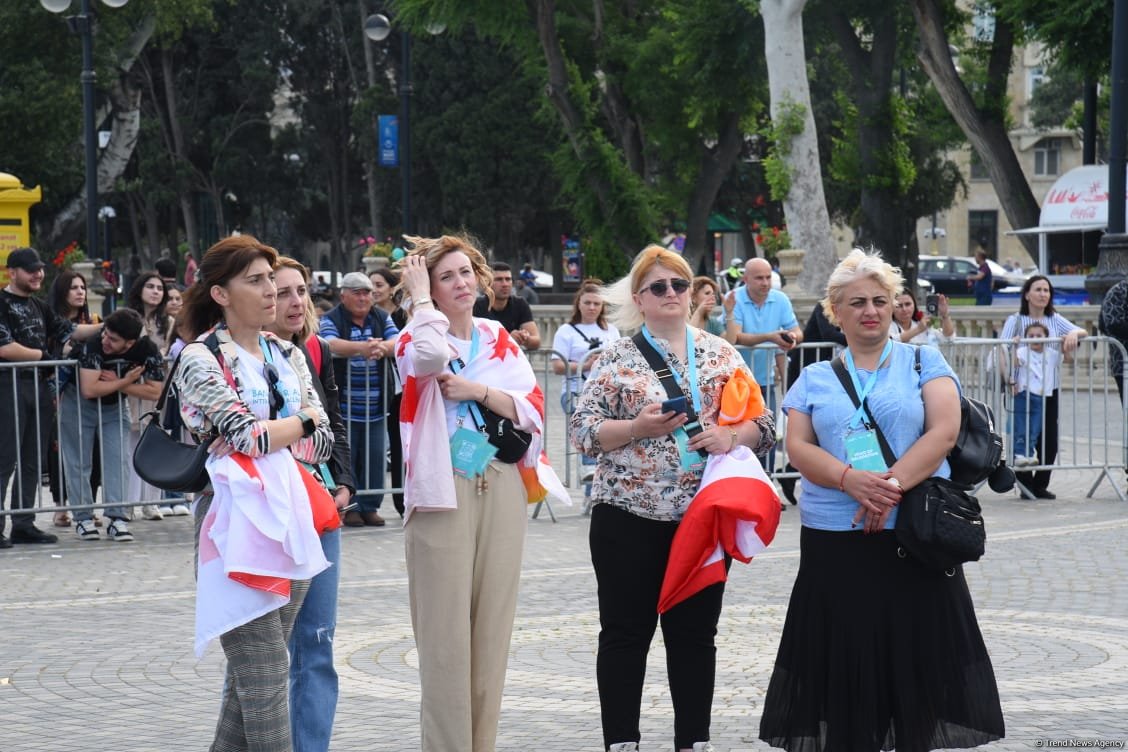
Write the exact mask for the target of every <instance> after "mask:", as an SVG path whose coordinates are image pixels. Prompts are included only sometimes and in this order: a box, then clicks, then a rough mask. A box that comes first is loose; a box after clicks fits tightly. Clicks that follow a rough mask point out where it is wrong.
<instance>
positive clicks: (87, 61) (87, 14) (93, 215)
mask: <svg viewBox="0 0 1128 752" xmlns="http://www.w3.org/2000/svg"><path fill="white" fill-rule="evenodd" d="M128 2H129V0H102V3H103V4H104V5H107V6H109V7H110V8H121V7H123V6H124V5H125V4H126V3H128ZM90 3H91V0H81V4H80V6H79V13H78V15H77V16H72V17H71V18H69V19H67V20H68V21H69V23H70V27H71V30H72V31H74V32H75V33H77V34H79V35H80V36H81V37H82V75H81V78H80V80H81V81H82V124H83V129H82V130H83V140H84V141H85V142H86V143H85V147H86V250H87V252H88V253H89V255H90V257H91V258H93V257H95V256H96V255H97V248H98V151H97V142H96V141H95V138H96V135H95V133H94V81H95V78H96V76H95V73H94V12H93V10H92V9H91V7H90ZM39 4H40V5H42V6H43V7H44V8H46V9H47V10H49V11H50V12H52V13H65V12H66V11H67V9H68V8H70V4H71V0H39Z"/></svg>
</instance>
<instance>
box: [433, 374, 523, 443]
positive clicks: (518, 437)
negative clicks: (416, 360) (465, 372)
mask: <svg viewBox="0 0 1128 752" xmlns="http://www.w3.org/2000/svg"><path fill="white" fill-rule="evenodd" d="M464 365H465V364H464V363H463V362H462V359H461V358H456V359H455V360H452V361H451V362H450V370H452V371H454V372H455V373H458V372H459V371H461V370H462V369H463V367H464ZM455 366H457V368H456V367H455ZM474 408H476V409H474ZM474 408H472V409H471V410H470V416H471V419H472V420H473V421H474V425H475V426H477V427H478V430H479V431H481V432H482V433H483V434H485V436H486V440H487V441H489V442H490V443H491V444H493V445H494V446H495V447H497V454H495V455H494V459H496V460H497V461H498V462H504V463H506V464H507V465H512V464H514V463H516V462H518V461H519V460H520V459H521V458H522V457H524V456H525V452H527V451H528V450H529V444H531V443H532V441H533V435H532V434H531V433H528V432H526V431H522V430H520V429H518V428H517V427H516V426H515V425H514V424H513V421H512V420H510V419H509V418H506V417H504V416H501V415H498V414H497V413H495V412H494V411H493V410H491V409H489V408H488V407H486V406H485V405H474ZM475 413H478V415H480V416H481V418H482V422H481V423H479V422H478V416H477V415H475Z"/></svg>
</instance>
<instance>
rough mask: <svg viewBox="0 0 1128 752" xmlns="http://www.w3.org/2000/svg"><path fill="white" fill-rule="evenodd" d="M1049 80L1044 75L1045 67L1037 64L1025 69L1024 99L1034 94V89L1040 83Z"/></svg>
mask: <svg viewBox="0 0 1128 752" xmlns="http://www.w3.org/2000/svg"><path fill="white" fill-rule="evenodd" d="M1049 80H1050V77H1049V76H1047V75H1046V69H1045V68H1042V67H1041V66H1038V67H1036V68H1030V69H1028V70H1027V71H1026V99H1027V100H1028V101H1029V99H1030V98H1031V97H1033V96H1034V91H1035V89H1037V88H1038V87H1039V86H1041V85H1042V84H1044V83H1046V82H1047V81H1049Z"/></svg>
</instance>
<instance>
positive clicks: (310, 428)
mask: <svg viewBox="0 0 1128 752" xmlns="http://www.w3.org/2000/svg"><path fill="white" fill-rule="evenodd" d="M297 415H298V417H299V418H300V419H301V421H302V436H313V432H314V431H316V430H317V423H316V422H314V420H313V418H311V417H309V415H308V414H307V413H306V411H305V410H299V411H298V414H297Z"/></svg>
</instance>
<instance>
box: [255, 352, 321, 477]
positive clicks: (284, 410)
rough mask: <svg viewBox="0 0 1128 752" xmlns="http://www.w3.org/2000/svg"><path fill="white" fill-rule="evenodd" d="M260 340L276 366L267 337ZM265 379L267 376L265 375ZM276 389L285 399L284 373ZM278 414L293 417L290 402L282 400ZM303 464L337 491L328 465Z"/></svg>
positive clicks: (268, 387) (271, 361) (266, 356)
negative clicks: (318, 474)
mask: <svg viewBox="0 0 1128 752" xmlns="http://www.w3.org/2000/svg"><path fill="white" fill-rule="evenodd" d="M258 339H259V349H260V350H262V357H264V358H266V362H267V363H269V364H270V365H274V357H273V356H272V355H271V349H270V345H268V344H267V343H266V337H263V336H262V335H259V338H258ZM275 370H277V367H275ZM264 377H265V375H264ZM311 377H312V374H311ZM266 388H267V389H270V384H267V385H266ZM276 388H277V389H278V393H279V394H281V395H283V397H285V393H284V392H283V391H282V373H281V372H279V373H278V385H277V387H276ZM278 414H279V415H281V416H282V417H283V418H288V417H290V415H292V413H291V412H290V405H289V403H288V402H286V400H285V399H283V400H282V409H281V410H280V411H279V412H278ZM299 461H300V460H299ZM302 464H303V465H305V466H306V468H307V469H311V470H316V471H317V472H320V473H321V480H322V482H323V483H324V484H325V488H326V489H328V491H329V492H330V493H332V492H333V491H336V490H337V483H336V481H334V480H333V473H332V472H330V471H329V465H327V464H326V463H324V462H321V463H318V464H317V465H314V464H312V463H309V462H302Z"/></svg>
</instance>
